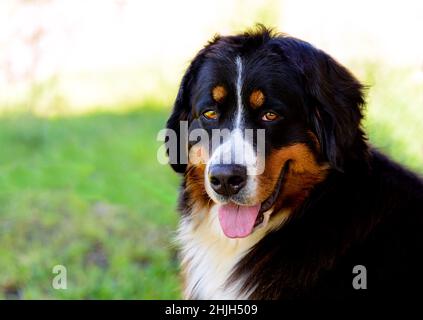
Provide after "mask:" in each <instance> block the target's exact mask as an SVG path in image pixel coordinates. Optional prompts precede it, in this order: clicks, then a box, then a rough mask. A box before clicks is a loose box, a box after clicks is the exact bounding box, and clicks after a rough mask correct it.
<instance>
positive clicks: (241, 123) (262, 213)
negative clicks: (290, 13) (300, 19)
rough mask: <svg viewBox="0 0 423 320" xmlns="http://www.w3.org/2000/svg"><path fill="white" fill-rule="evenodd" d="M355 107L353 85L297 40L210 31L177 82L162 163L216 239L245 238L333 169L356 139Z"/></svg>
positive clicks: (358, 95) (357, 98)
mask: <svg viewBox="0 0 423 320" xmlns="http://www.w3.org/2000/svg"><path fill="white" fill-rule="evenodd" d="M362 104H363V96H362V86H361V85H360V83H359V82H358V81H357V80H356V79H355V78H354V77H353V76H352V75H351V74H350V72H348V70H347V69H346V68H344V67H343V66H341V65H340V64H339V63H337V62H336V61H335V60H334V59H332V58H331V57H330V56H329V55H327V54H326V53H324V52H323V51H321V50H318V49H316V48H314V47H313V46H312V45H310V44H309V43H307V42H304V41H301V40H298V39H295V38H292V37H288V36H284V35H277V34H273V33H272V32H271V31H269V30H266V29H264V28H261V29H260V30H258V31H255V32H249V33H245V34H242V35H237V36H229V37H216V38H215V39H214V40H213V41H211V42H210V43H209V44H208V45H207V46H206V47H205V48H203V49H202V50H201V51H200V52H199V53H198V54H197V56H196V57H195V58H194V60H193V61H192V63H191V65H190V66H189V68H188V70H187V71H186V73H185V75H184V77H183V79H182V83H181V86H180V89H179V92H178V95H177V98H176V102H175V105H174V109H173V112H172V114H171V116H170V118H169V120H168V122H167V128H168V129H171V130H172V131H173V132H175V133H176V136H177V137H178V138H179V142H178V145H177V146H173V149H172V148H171V147H169V157H170V160H171V165H172V167H173V168H174V170H175V171H177V172H179V173H184V174H185V188H186V190H187V192H188V193H189V197H190V199H187V200H188V201H191V202H195V203H197V204H199V205H202V206H205V207H207V206H211V205H214V204H216V205H217V206H218V207H219V208H218V210H217V212H218V215H219V220H220V225H221V227H222V229H223V231H224V233H225V234H226V236H228V237H232V238H238V237H246V236H248V235H250V234H251V233H252V232H253V231H254V230H255V227H257V226H259V225H263V224H266V223H267V222H268V221H269V219H274V216H276V215H277V213H278V212H280V211H281V209H282V208H287V209H291V211H292V210H294V209H295V208H296V207H298V206H299V205H300V204H301V203H302V202H303V201H304V200H305V199H306V197H307V196H308V194H309V192H310V191H311V189H312V188H313V187H314V186H315V185H316V184H317V183H319V182H321V181H322V180H324V179H325V177H326V175H327V173H328V171H329V170H338V171H342V170H343V168H344V166H345V164H346V162H347V161H348V159H349V158H350V157H354V154H352V152H351V149H352V146H353V145H354V144H355V143H356V141H357V139H362V131H361V129H360V120H361V118H362V113H361V106H362ZM181 121H186V124H187V130H186V131H184V130H181ZM187 135H188V136H189V138H188V137H187ZM182 136H183V137H182ZM180 141H183V142H182V143H180ZM184 141H185V142H184ZM205 141H206V143H204V142H205ZM171 149H172V150H173V152H170V150H171ZM183 159H186V160H187V161H186V162H185V163H183V161H181V160H183Z"/></svg>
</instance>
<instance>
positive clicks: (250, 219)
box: [219, 204, 260, 238]
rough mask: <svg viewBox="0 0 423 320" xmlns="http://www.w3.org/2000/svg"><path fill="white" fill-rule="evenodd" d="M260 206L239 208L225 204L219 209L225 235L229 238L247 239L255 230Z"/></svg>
mask: <svg viewBox="0 0 423 320" xmlns="http://www.w3.org/2000/svg"><path fill="white" fill-rule="evenodd" d="M259 210H260V204H257V205H255V206H250V207H249V206H238V205H235V204H225V205H223V206H221V207H220V208H219V221H220V226H221V227H222V230H223V233H224V234H225V235H226V236H227V237H228V238H245V237H246V236H248V235H250V234H251V232H252V231H253V228H254V223H255V222H256V219H257V215H258V213H259Z"/></svg>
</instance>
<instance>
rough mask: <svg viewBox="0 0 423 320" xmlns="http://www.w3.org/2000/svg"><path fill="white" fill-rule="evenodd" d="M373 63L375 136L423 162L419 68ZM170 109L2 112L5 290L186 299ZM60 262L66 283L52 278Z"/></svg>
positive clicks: (0, 279) (408, 161)
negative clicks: (163, 161)
mask: <svg viewBox="0 0 423 320" xmlns="http://www.w3.org/2000/svg"><path fill="white" fill-rule="evenodd" d="M365 71H366V72H367V73H365V74H364V76H363V77H364V78H365V79H364V82H365V83H366V84H369V85H371V86H372V87H371V88H370V91H369V95H368V100H369V106H368V110H369V111H368V116H367V120H366V122H365V127H366V129H367V131H368V132H369V136H370V140H371V142H372V143H373V144H374V145H375V146H377V147H378V148H380V149H381V150H382V151H384V152H387V153H388V154H390V155H391V156H392V157H393V158H395V159H396V160H398V161H399V162H401V163H403V164H405V165H407V166H409V167H410V168H412V169H414V170H416V171H418V172H423V142H422V141H423V139H422V138H421V134H422V133H423V108H422V105H423V103H422V99H423V96H422V95H421V85H418V84H416V83H414V82H413V81H412V80H411V78H412V77H411V76H410V74H412V71H410V70H399V71H398V70H396V71H395V70H393V71H386V70H385V71H383V70H382V69H380V68H376V67H374V66H373V67H372V66H367V67H366V69H365ZM362 80H363V79H362ZM148 105H151V104H148ZM167 114H168V111H165V110H163V109H160V108H156V109H154V108H147V107H145V106H140V107H139V108H138V110H137V111H132V112H128V113H126V114H118V113H95V114H91V115H85V116H79V117H57V118H50V119H47V118H38V117H35V116H32V115H29V114H9V115H4V116H2V117H0V270H1V272H0V298H24V299H40V298H48V299H62V298H66V299H73V298H78V299H171V298H180V297H181V294H180V291H181V290H180V282H179V277H178V265H177V261H176V252H175V251H176V250H175V248H174V247H173V246H172V237H173V232H174V230H175V227H176V224H177V220H178V214H177V213H176V210H175V206H176V197H177V186H178V177H177V175H176V174H174V173H173V172H172V171H171V169H170V168H169V167H167V166H163V165H160V164H158V162H157V160H156V151H157V148H158V147H159V145H160V144H159V142H157V141H156V135H157V132H158V130H159V129H161V128H163V126H164V123H165V121H166V118H167ZM58 264H61V265H64V266H66V268H67V280H68V281H67V282H68V283H67V284H68V289H67V290H55V289H53V288H52V285H51V283H52V280H53V277H54V276H55V274H53V273H52V269H53V267H54V266H55V265H58Z"/></svg>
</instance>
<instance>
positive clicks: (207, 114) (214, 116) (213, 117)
mask: <svg viewBox="0 0 423 320" xmlns="http://www.w3.org/2000/svg"><path fill="white" fill-rule="evenodd" d="M203 116H204V118H206V119H208V120H216V119H217V112H216V111H214V110H208V111H205V112H203Z"/></svg>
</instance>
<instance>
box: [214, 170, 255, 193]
mask: <svg viewBox="0 0 423 320" xmlns="http://www.w3.org/2000/svg"><path fill="white" fill-rule="evenodd" d="M209 179H210V184H211V186H212V188H213V190H214V191H216V192H217V193H218V194H221V195H224V196H231V195H234V194H236V193H238V191H239V190H241V189H242V187H244V186H245V184H246V182H247V169H246V167H244V166H240V165H236V164H218V165H213V166H211V167H210V171H209Z"/></svg>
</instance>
